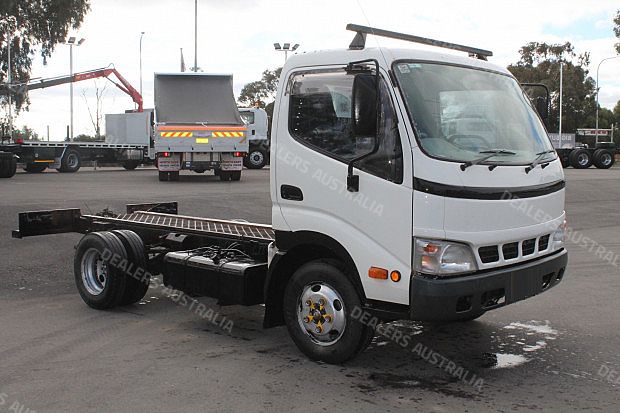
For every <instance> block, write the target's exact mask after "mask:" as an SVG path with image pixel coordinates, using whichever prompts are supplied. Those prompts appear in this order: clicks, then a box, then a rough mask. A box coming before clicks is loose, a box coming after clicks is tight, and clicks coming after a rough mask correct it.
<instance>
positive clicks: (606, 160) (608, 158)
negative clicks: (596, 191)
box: [593, 149, 616, 169]
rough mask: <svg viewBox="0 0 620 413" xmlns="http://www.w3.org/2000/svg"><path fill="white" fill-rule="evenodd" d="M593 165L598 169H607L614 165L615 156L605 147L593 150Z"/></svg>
mask: <svg viewBox="0 0 620 413" xmlns="http://www.w3.org/2000/svg"><path fill="white" fill-rule="evenodd" d="M593 158H594V166H596V167H597V168H599V169H609V168H611V167H612V166H614V163H615V161H616V158H615V157H614V154H613V153H612V152H611V151H609V150H607V149H597V150H596V151H594V156H593Z"/></svg>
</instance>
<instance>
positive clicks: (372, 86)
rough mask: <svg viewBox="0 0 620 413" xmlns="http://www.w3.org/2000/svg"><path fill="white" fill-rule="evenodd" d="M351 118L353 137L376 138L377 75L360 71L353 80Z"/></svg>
mask: <svg viewBox="0 0 620 413" xmlns="http://www.w3.org/2000/svg"><path fill="white" fill-rule="evenodd" d="M351 111H352V114H351V119H352V121H353V134H354V135H355V137H356V138H357V137H363V138H376V135H377V121H378V117H377V76H375V75H372V74H369V73H360V74H358V75H356V76H355V79H354V80H353V96H352V103H351Z"/></svg>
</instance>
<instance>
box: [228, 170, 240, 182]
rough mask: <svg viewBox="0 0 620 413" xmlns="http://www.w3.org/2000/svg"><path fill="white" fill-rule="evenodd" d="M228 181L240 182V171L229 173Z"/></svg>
mask: <svg viewBox="0 0 620 413" xmlns="http://www.w3.org/2000/svg"><path fill="white" fill-rule="evenodd" d="M230 180H231V181H240V180H241V171H230Z"/></svg>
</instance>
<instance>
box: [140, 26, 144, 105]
mask: <svg viewBox="0 0 620 413" xmlns="http://www.w3.org/2000/svg"><path fill="white" fill-rule="evenodd" d="M142 37H144V32H141V33H140V96H142Z"/></svg>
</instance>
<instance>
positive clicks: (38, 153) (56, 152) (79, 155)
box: [0, 67, 154, 178]
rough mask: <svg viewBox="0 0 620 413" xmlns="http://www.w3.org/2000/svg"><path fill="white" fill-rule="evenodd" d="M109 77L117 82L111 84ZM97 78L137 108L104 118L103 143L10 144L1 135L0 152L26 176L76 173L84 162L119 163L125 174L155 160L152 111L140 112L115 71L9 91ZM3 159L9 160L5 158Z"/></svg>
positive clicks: (135, 95)
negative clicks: (122, 94) (104, 132)
mask: <svg viewBox="0 0 620 413" xmlns="http://www.w3.org/2000/svg"><path fill="white" fill-rule="evenodd" d="M112 75H114V76H115V77H116V79H117V81H114V80H112V78H111V76H112ZM96 78H107V79H108V80H109V81H110V82H112V83H113V84H114V85H115V86H116V87H118V88H119V89H121V90H122V91H123V92H125V93H127V94H128V95H129V96H130V97H131V98H132V100H133V102H134V103H135V104H136V109H132V110H129V111H127V112H126V113H123V114H118V115H106V137H105V141H103V142H79V141H71V142H50V141H47V142H45V141H25V140H23V139H17V140H11V139H10V137H8V136H4V134H3V138H2V142H0V152H5V153H9V154H12V156H13V157H14V158H15V159H16V161H17V162H19V163H20V164H21V165H22V167H23V169H24V170H25V171H26V172H29V173H40V172H43V171H45V170H46V169H47V168H53V169H56V170H58V171H59V172H77V171H78V170H79V169H80V167H81V166H82V163H83V162H85V161H99V162H107V163H120V164H121V165H123V167H124V168H125V169H128V170H132V169H135V168H136V167H137V166H138V165H140V164H141V163H148V162H150V161H151V160H152V159H153V158H154V154H153V150H152V145H150V136H151V133H150V127H151V126H150V125H151V116H152V110H147V111H144V110H143V108H142V96H141V95H140V93H139V92H138V91H137V90H136V89H135V88H134V87H133V86H131V84H130V83H129V82H128V81H127V80H126V79H125V78H124V77H123V76H122V75H121V74H120V73H119V72H118V71H117V70H116V69H115V68H114V67H105V68H100V69H95V70H88V71H84V72H78V73H74V74H72V75H66V76H58V77H54V78H49V79H34V80H31V81H30V82H28V83H26V84H19V85H13V86H12V88H15V89H23V90H36V89H43V88H48V87H52V86H58V85H62V84H66V83H72V82H80V81H83V80H89V79H96ZM7 93H9V91H8V88H7V86H6V85H2V86H0V94H7ZM2 156H3V157H5V158H7V159H8V157H7V156H6V155H2ZM0 159H2V158H0ZM0 168H1V167H0ZM15 169H16V168H15ZM10 170H11V171H12V170H13V169H10ZM9 175H10V176H9ZM12 176H13V175H11V174H6V173H2V172H0V177H5V178H10V177H12Z"/></svg>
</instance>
